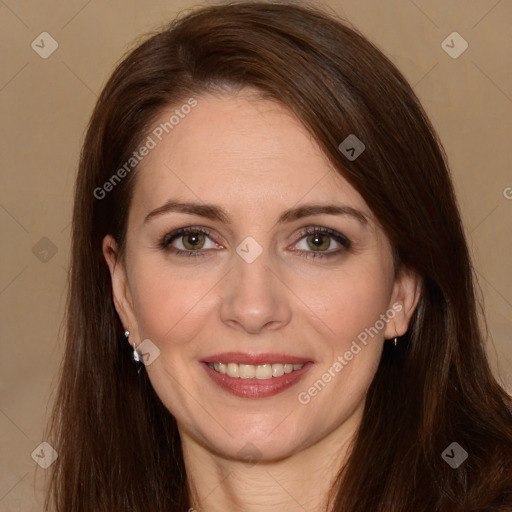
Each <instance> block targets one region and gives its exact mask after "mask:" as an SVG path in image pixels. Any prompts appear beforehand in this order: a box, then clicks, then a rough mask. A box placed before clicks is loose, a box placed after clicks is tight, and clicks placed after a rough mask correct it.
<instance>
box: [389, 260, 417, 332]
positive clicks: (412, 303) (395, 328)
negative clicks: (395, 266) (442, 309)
mask: <svg viewBox="0 0 512 512" xmlns="http://www.w3.org/2000/svg"><path fill="white" fill-rule="evenodd" d="M422 283H423V280H422V278H421V277H420V276H419V275H418V274H417V273H416V272H414V271H413V270H410V269H408V268H406V267H401V268H400V270H399V271H398V274H397V276H396V278H395V283H394V285H393V293H392V295H391V301H390V303H389V309H390V310H393V311H395V312H396V314H395V316H394V317H393V321H392V322H388V323H387V324H386V329H385V331H384V337H385V338H386V339H392V338H394V337H395V336H403V335H404V334H405V333H406V332H407V329H408V328H409V322H410V320H411V317H412V315H413V313H414V311H415V309H416V306H417V305H418V301H419V300H420V296H421V290H422Z"/></svg>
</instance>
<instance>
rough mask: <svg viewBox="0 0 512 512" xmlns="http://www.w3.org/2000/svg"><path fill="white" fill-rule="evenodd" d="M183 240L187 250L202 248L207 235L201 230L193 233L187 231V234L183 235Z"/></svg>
mask: <svg viewBox="0 0 512 512" xmlns="http://www.w3.org/2000/svg"><path fill="white" fill-rule="evenodd" d="M181 238H182V240H183V242H182V243H183V246H184V247H185V249H187V250H194V249H202V247H203V245H204V239H205V235H204V233H200V232H198V231H197V232H192V233H187V234H186V235H183V236H182V237H181Z"/></svg>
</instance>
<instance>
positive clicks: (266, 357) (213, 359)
mask: <svg viewBox="0 0 512 512" xmlns="http://www.w3.org/2000/svg"><path fill="white" fill-rule="evenodd" d="M202 362H203V363H224V364H228V363H236V364H252V365H255V366H257V365H260V364H273V363H280V364H287V363H288V364H305V363H308V362H311V359H307V358H304V357H296V356H291V355H287V354H273V353H270V352H267V353H263V354H249V353H245V352H223V353H220V354H212V355H211V356H208V357H205V358H204V359H203V360H202Z"/></svg>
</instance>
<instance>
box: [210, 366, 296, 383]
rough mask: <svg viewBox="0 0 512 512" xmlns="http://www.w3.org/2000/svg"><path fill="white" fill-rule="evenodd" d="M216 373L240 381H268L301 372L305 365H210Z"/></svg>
mask: <svg viewBox="0 0 512 512" xmlns="http://www.w3.org/2000/svg"><path fill="white" fill-rule="evenodd" d="M208 366H209V367H210V368H212V369H214V370H215V371H216V372H218V373H221V374H224V375H227V376H228V377H232V378H239V379H260V380H266V379H271V378H273V377H281V376H282V375H284V374H285V373H292V372H294V371H297V370H300V369H301V368H302V367H303V366H304V364H291V363H285V364H282V363H266V364H258V365H253V364H237V363H208Z"/></svg>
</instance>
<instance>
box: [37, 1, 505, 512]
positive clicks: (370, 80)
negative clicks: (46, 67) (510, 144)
mask: <svg viewBox="0 0 512 512" xmlns="http://www.w3.org/2000/svg"><path fill="white" fill-rule="evenodd" d="M67 311H68V317H67V348H66V354H65V360H64V364H63V369H62V375H61V382H60V388H59V394H58V397H57V401H56V405H55V412H54V417H53V421H52V424H51V431H50V437H49V440H50V443H51V444H52V445H53V446H54V447H55V448H56V450H57V452H58V453H59V457H58V459H57V461H56V462H55V463H54V465H53V466H52V468H53V469H54V474H53V480H52V486H51V492H50V493H49V495H48V504H47V506H49V503H50V501H52V503H53V502H54V503H55V506H56V510H58V511H70V510H72V511H74V512H79V511H95V512H96V511H97V512H99V511H107V510H108V511H114V510H115V511H119V512H120V511H124V510H126V511H128V510H131V511H164V510H165V511H170V510H176V511H185V510H198V511H202V510H204V511H208V512H211V511H217V510H235V511H237V510H239V511H253V510H257V511H262V510H276V509H287V510H290V511H292V510H293V511H295V510H297V511H298V510H308V511H309V510H310V511H324V510H325V511H344V512H349V511H350V512H352V511H353V512H355V511H358V512H361V511H379V512H391V511H393V512H395V511H408V512H410V511H415V512H418V511H429V512H433V511H439V512H445V511H461V512H462V511H464V512H469V511H473V512H476V511H480V512H481V511H498V510H499V511H503V510H512V404H511V399H510V397H509V396H508V395H507V394H506V393H505V391H504V390H503V389H501V388H500V386H499V385H498V383H497V382H496V380H495V378H494V377H493V375H492V374H491V370H490V368H489V365H488V362H487V360H486V355H485V351H484V349H483V345H482V343H483V336H482V334H481V330H480V327H479V322H478V317H477V311H476V303H475V297H474V292H473V271H472V267H471V263H470V260H469V256H468V249H467V245H466V242H465V239H464V234H463V228H462V225H461V220H460V215H459V212H458V209H457V205H456V200H455V197H454V192H453V187H452V184H451V181H450V177H449V172H448V169H447V163H446V159H445V155H444V152H443V149H442V146H441V144H440V142H439V141H438V139H437V136H436V134H435V131H434V129H433V128H432V126H431V124H430V123H429V121H428V120H427V117H426V115H425V113H424V111H423V109H422V107H421V106H420V104H419V102H418V99H417V98H416V96H415V95H414V93H413V91H412V89H411V87H410V86H409V85H408V84H407V83H406V81H405V79H404V78H403V76H402V75H401V74H400V73H399V72H398V71H397V69H396V68H395V67H394V66H393V65H392V64H391V63H390V61H389V60H388V59H387V58H386V57H385V56H383V55H382V53H380V52H379V51H378V50H377V49H376V48H375V47H374V46H373V45H372V44H370V43H369V42H368V41H367V40H366V39H364V38H363V37H362V36H361V35H359V34H358V33H356V32H355V31H354V30H352V29H350V28H348V27H347V26H345V25H344V24H342V23H341V22H340V21H338V20H337V19H335V18H334V17H332V16H330V15H327V14H325V13H322V12H320V11H318V10H315V9H313V8H307V7H298V6H293V5H286V4H266V3H238V4H232V5H225V6H214V7H207V8H202V9H199V10H196V11H194V12H192V13H190V14H188V15H187V16H184V17H182V18H181V19H180V20H178V21H176V22H174V23H172V24H171V25H170V26H169V27H168V28H166V29H165V30H163V31H161V32H160V33H157V34H155V35H153V36H152V37H150V38H149V39H147V40H146V41H145V42H144V43H142V44H141V45H140V46H138V47H137V48H135V49H134V50H133V51H132V52H131V53H130V54H129V55H128V56H127V57H126V58H125V59H124V60H123V61H122V62H121V63H120V65H119V66H118V67H117V69H116V70H115V72H114V73H113V76H112V77H111V78H110V80H109V82H108V83H107V85H106V86H105V88H104V90H103V92H102V94H101V96H100V98H99V100H98V103H97V106H96V108H95V110H94V113H93V116H92V119H91V122H90V125H89V129H88V132H87V136H86V139H85V142H84V147H83V151H82V155H81V162H80V168H79V172H78V177H77V183H76V196H75V206H74V217H73V241H72V270H71V276H70V289H69V297H68V309H67ZM134 361H135V365H136V366H134V365H133V362H134Z"/></svg>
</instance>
